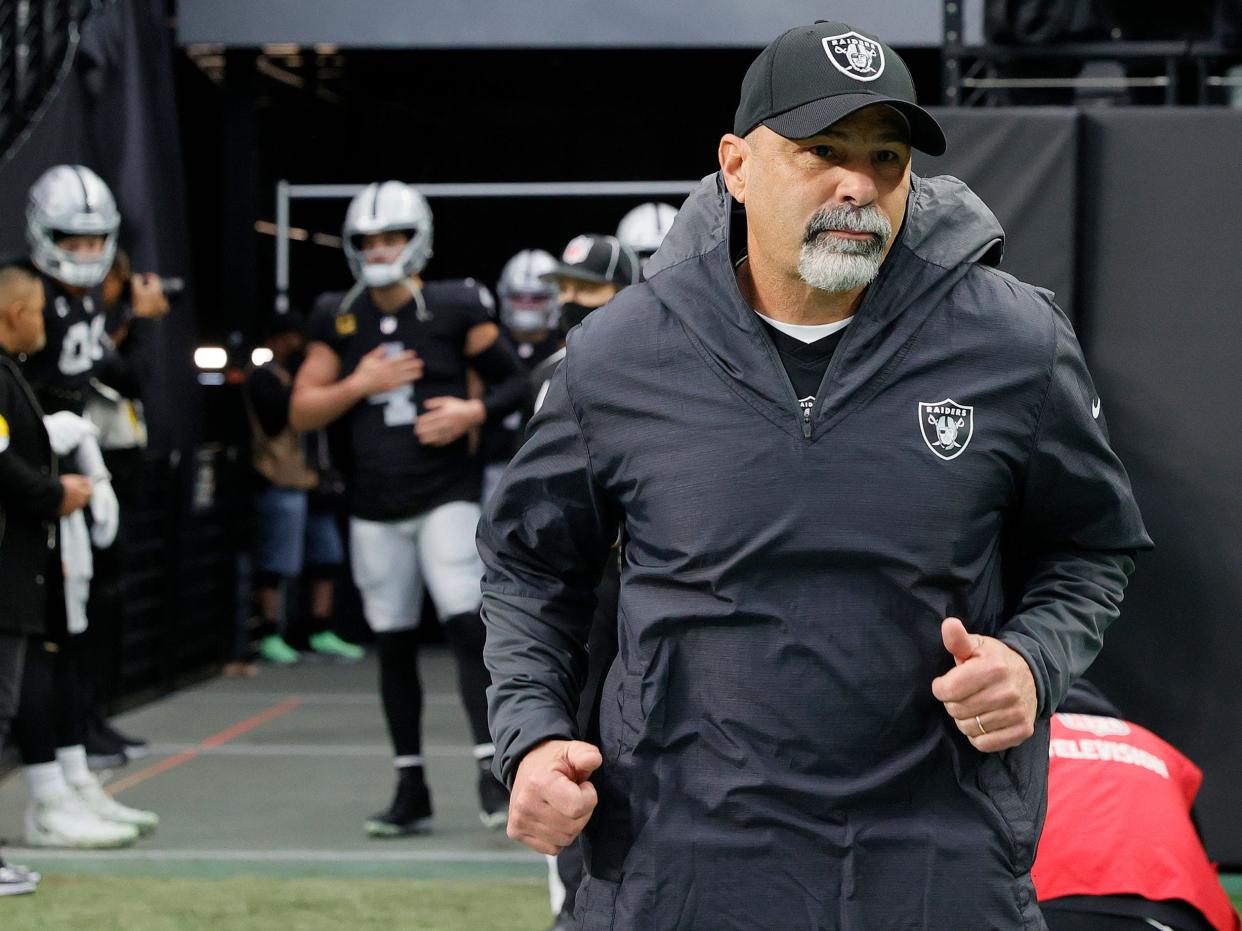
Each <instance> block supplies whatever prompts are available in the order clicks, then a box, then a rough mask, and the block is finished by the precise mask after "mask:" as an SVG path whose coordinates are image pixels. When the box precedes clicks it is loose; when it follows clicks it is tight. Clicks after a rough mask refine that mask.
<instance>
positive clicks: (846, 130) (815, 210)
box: [721, 104, 910, 292]
mask: <svg viewBox="0 0 1242 931" xmlns="http://www.w3.org/2000/svg"><path fill="white" fill-rule="evenodd" d="M729 138H730V137H726V140H728V139H729ZM732 138H734V139H736V137H732ZM721 151H722V164H723V159H724V154H725V146H724V145H723V144H722V150H721ZM740 151H741V152H742V157H741V161H740V163H739V165H738V167H737V170H736V171H735V172H734V178H733V179H732V180H731V182H730V190H731V191H733V193H734V196H735V197H737V199H738V200H740V201H741V202H742V203H743V204H744V205H745V208H746V221H747V225H748V227H749V245H750V250H751V252H752V253H756V252H757V253H759V254H760V256H761V258H762V261H763V262H764V263H765V264H766V265H767V267H769V268H772V269H775V270H777V271H778V272H780V273H782V274H785V275H788V276H790V277H798V278H801V279H802V280H803V281H805V282H806V283H808V284H810V285H811V286H813V287H816V288H819V289H820V290H824V291H833V292H846V291H852V290H855V289H857V288H859V287H862V286H863V285H865V284H867V283H869V282H870V281H871V279H872V278H874V276H875V273H876V272H877V271H878V270H879V267H880V264H881V263H882V262H883V260H884V258H885V257H886V256H887V255H888V250H889V249H890V248H891V246H892V244H893V240H894V239H895V238H896V235H897V232H898V231H899V230H900V228H901V223H902V220H903V219H904V217H905V209H906V198H907V196H908V195H909V193H910V144H909V129H908V128H907V126H906V123H905V120H904V119H903V118H902V117H901V116H900V115H899V114H898V113H897V112H896V111H894V110H892V109H891V108H889V107H886V106H884V105H879V104H877V105H875V106H871V107H866V108H864V109H862V110H859V111H857V112H855V113H852V114H851V115H850V116H848V117H846V118H845V119H843V120H840V121H838V122H836V123H834V124H833V125H832V126H830V127H828V128H827V129H825V130H824V131H823V132H821V133H819V134H817V135H815V136H812V137H810V138H807V139H786V138H784V137H783V136H780V135H777V134H776V133H774V132H773V131H772V130H770V129H768V128H767V127H766V126H760V127H758V128H757V129H755V130H754V131H753V132H752V133H751V134H750V135H748V136H747V137H746V139H745V140H744V142H743V144H742V147H741V149H740ZM728 173H729V172H728V170H727V169H726V174H727V175H728ZM751 258H752V261H754V260H755V259H756V256H755V255H753V254H752V256H751Z"/></svg>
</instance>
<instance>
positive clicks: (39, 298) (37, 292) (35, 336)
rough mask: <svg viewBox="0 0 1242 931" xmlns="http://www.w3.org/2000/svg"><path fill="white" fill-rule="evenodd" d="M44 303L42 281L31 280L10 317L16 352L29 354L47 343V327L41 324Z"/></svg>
mask: <svg viewBox="0 0 1242 931" xmlns="http://www.w3.org/2000/svg"><path fill="white" fill-rule="evenodd" d="M44 303H45V301H44V297H43V282H42V281H32V282H31V284H30V287H29V289H28V290H27V291H26V294H25V295H24V296H23V297H22V298H21V300H20V301H19V302H18V304H17V308H16V312H15V314H14V316H13V317H12V318H11V319H12V322H13V329H14V336H15V337H16V343H17V345H16V347H15V348H16V349H17V351H18V352H24V353H26V354H27V355H31V354H33V353H36V352H38V351H39V350H41V349H42V348H43V347H44V346H46V345H47V329H46V328H45V327H44V324H43V305H44Z"/></svg>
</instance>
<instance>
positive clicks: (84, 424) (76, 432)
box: [43, 411, 99, 456]
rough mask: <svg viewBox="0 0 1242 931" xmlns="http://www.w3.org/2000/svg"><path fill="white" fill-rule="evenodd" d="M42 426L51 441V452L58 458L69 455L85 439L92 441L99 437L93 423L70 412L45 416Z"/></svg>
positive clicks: (58, 412) (59, 412)
mask: <svg viewBox="0 0 1242 931" xmlns="http://www.w3.org/2000/svg"><path fill="white" fill-rule="evenodd" d="M43 426H44V428H45V429H46V430H47V438H48V439H49V440H50V441H51V444H52V452H54V453H55V454H56V455H58V456H67V455H69V453H71V452H73V451H74V450H75V449H77V448H78V445H79V444H80V443H81V442H82V440H83V439H84V438H86V437H91V438H92V439H94V438H95V437H97V436H99V430H98V429H97V428H96V426H95V425H94V424H93V423H91V422H90V421H89V420H87V419H86V418H85V417H79V416H78V415H77V414H75V413H73V412H72V411H57V412H56V413H55V414H45V415H44V417H43Z"/></svg>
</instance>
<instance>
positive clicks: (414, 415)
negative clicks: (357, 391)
mask: <svg viewBox="0 0 1242 931" xmlns="http://www.w3.org/2000/svg"><path fill="white" fill-rule="evenodd" d="M384 348H385V349H387V350H388V355H389V356H390V357H391V356H395V355H397V354H398V353H400V352H402V351H404V349H405V347H404V346H403V345H402V344H401V343H385V344H384ZM367 401H368V403H371V404H379V405H382V406H383V408H384V426H386V427H408V426H411V425H412V424H413V423H414V421H415V420H417V419H418V408H417V407H415V406H414V385H413V384H409V385H401V386H400V387H397V388H392V389H389V390H388V391H385V392H383V393H382V394H373V395H371V396H370V397H368V398H367Z"/></svg>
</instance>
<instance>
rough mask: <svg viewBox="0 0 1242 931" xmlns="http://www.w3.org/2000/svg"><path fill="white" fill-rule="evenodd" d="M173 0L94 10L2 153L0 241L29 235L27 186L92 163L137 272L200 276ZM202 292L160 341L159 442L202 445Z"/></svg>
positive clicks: (150, 397)
mask: <svg viewBox="0 0 1242 931" xmlns="http://www.w3.org/2000/svg"><path fill="white" fill-rule="evenodd" d="M163 15H164V14H163V4H162V2H161V0H114V2H112V3H109V4H107V5H105V6H102V7H101V8H100V9H98V10H96V11H95V12H94V13H92V14H91V15H90V16H89V17H88V18H87V20H86V21H85V22H84V23H83V26H82V38H81V43H80V45H79V47H78V50H77V53H76V56H75V58H74V60H73V62H72V64H71V67H70V69H69V71H68V73H67V76H66V78H65V80H64V81H63V82H62V83H61V84H60V85H59V86H58V87H57V88H56V89H55V90H53V92H52V96H51V97H50V98H49V100H48V102H47V104H46V107H45V110H44V112H43V113H42V116H41V118H40V119H39V120H38V122H37V123H35V124H34V125H33V127H32V129H31V131H30V132H29V134H28V135H27V137H26V138H25V139H23V140H20V141H19V142H18V144H17V145H16V146H15V147H14V148H13V149H12V150H11V151H9V152H7V153H5V154H4V156H3V161H2V162H0V218H2V222H0V248H2V250H3V252H4V253H5V254H11V253H15V252H18V251H22V250H24V249H25V248H26V244H25V227H24V222H25V220H24V216H25V204H26V192H27V191H28V190H29V188H30V185H31V184H32V183H33V182H34V181H35V179H36V178H38V177H39V175H41V174H42V173H43V172H44V171H45V170H46V169H48V168H50V167H51V166H52V165H56V164H60V163H78V164H83V165H87V166H88V167H90V168H92V169H94V170H95V171H96V172H98V173H99V175H100V177H102V178H103V179H104V180H105V181H106V182H107V183H108V186H109V187H111V188H112V192H113V194H115V195H116V199H117V203H118V205H119V207H120V209H121V215H122V225H121V244H122V246H123V247H124V248H126V249H128V250H129V252H130V254H131V256H132V258H133V266H134V270H135V271H144V272H145V271H149V272H156V273H158V274H160V275H163V276H165V277H179V278H184V279H188V277H189V274H190V267H189V266H190V263H189V239H188V225H187V218H186V210H185V183H184V179H183V176H182V158H181V147H180V142H179V138H178V128H177V107H176V100H175V97H174V88H173V59H172V55H173V50H172V43H171V37H170V33H169V31H168V29H167V28H166V27H165V24H164V20H163ZM194 344H195V325H194V307H193V290H192V289H189V290H187V291H186V293H184V294H182V295H181V296H180V297H178V298H177V299H176V302H175V304H174V307H173V312H172V313H171V314H170V315H169V316H168V317H167V318H166V319H165V320H164V321H163V322H162V323H161V324H160V325H159V327H158V337H157V338H156V339H154V340H152V343H151V345H150V347H149V349H150V359H149V361H150V363H151V365H150V368H151V372H152V376H151V380H150V383H149V384H148V385H147V387H146V390H145V391H144V397H143V401H144V404H145V406H146V412H147V419H148V425H149V427H150V433H151V445H152V446H153V447H154V448H155V449H158V450H168V449H184V448H188V447H189V446H192V445H193V443H194V442H195V440H196V439H197V436H198V434H199V424H200V422H201V413H200V410H201V402H200V396H199V390H198V383H197V381H196V379H195V374H194V370H193V364H192V357H193V347H194Z"/></svg>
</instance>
